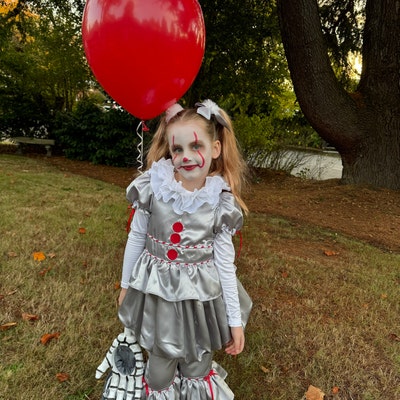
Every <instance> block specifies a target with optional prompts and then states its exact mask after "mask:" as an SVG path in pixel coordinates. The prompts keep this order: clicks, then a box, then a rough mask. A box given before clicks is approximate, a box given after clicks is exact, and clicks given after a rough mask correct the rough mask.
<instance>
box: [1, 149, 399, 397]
mask: <svg viewBox="0 0 400 400" xmlns="http://www.w3.org/2000/svg"><path fill="white" fill-rule="evenodd" d="M266 195H267V194H266ZM0 215H1V218H0V232H1V242H0V249H1V252H0V254H1V264H0V272H1V280H0V307H1V314H0V326H2V325H4V324H7V323H16V325H15V326H14V327H10V329H7V330H2V331H0V360H1V362H0V399H3V398H4V399H21V400H32V399H43V400H50V399H51V400H54V399H70V400H72V399H92V400H95V399H100V398H101V389H102V385H103V382H102V381H100V382H99V381H96V380H95V378H94V373H95V369H96V367H97V365H98V364H99V363H100V362H101V360H102V359H103V357H104V355H105V352H106V351H107V350H108V348H109V346H110V345H111V343H112V341H113V339H114V338H115V337H116V336H117V334H119V333H120V332H121V330H122V327H121V324H120V323H119V321H118V318H117V316H116V296H117V293H118V291H117V290H116V288H115V283H116V282H117V281H118V280H119V278H120V270H121V263H122V256H123V249H124V245H125V240H126V232H125V223H126V219H127V203H126V201H125V195H124V190H123V189H122V188H118V187H116V186H113V185H109V184H106V183H103V182H100V181H97V180H92V179H87V178H83V177H79V176H75V175H70V174H64V173H62V172H60V171H58V170H57V169H55V168H53V167H50V166H48V165H47V164H44V163H42V162H41V161H40V160H34V159H29V158H24V157H16V156H6V155H0ZM81 228H84V229H81ZM242 235H243V248H242V250H241V256H240V258H239V259H238V262H237V267H238V274H239V276H240V279H241V281H242V283H243V284H244V286H245V287H246V288H247V289H248V291H249V293H250V295H251V296H252V298H253V301H254V309H253V312H252V315H251V318H250V322H249V324H248V327H247V332H246V349H245V352H244V353H243V354H241V355H239V356H238V357H234V358H232V357H228V356H226V355H225V354H224V353H222V352H220V353H218V354H217V355H216V359H217V361H218V362H220V363H221V364H222V366H223V367H224V368H225V369H226V370H227V371H228V374H229V375H228V378H227V381H228V383H229V385H230V386H231V387H232V389H233V391H234V392H235V395H236V396H235V398H237V399H239V400H242V399H257V400H260V399H261V400H278V399H282V400H300V399H301V398H302V397H303V395H304V393H305V391H306V390H307V388H308V386H309V385H310V384H312V385H314V386H317V387H319V388H320V389H321V390H323V391H324V392H325V393H326V394H327V395H328V396H329V397H328V398H329V399H335V400H339V399H340V400H344V399H374V400H380V399H382V400H383V399H385V400H387V399H397V398H400V378H399V376H400V357H399V349H400V339H399V336H400V323H399V314H400V305H399V297H398V291H399V285H400V272H399V263H400V255H399V254H390V253H385V252H383V251H381V250H379V249H376V248H374V247H372V246H369V245H366V244H363V243H360V242H357V241H354V240H353V239H352V238H346V237H343V236H341V235H338V234H336V233H335V232H330V231H326V230H321V229H316V228H314V227H312V226H304V225H299V224H296V223H293V222H290V221H287V220H285V219H281V218H277V217H272V216H267V215H264V214H251V215H250V216H249V217H248V218H247V219H246V223H245V227H244V229H243V230H242ZM34 252H42V253H43V254H44V256H45V259H43V260H42V261H37V260H35V259H34V257H33V253H34ZM23 313H29V314H32V315H37V316H38V317H39V319H38V320H32V321H28V320H25V319H24V318H23V317H22V314H23ZM56 332H59V333H60V336H59V338H58V339H56V338H55V339H52V340H50V341H49V342H48V344H47V345H43V344H41V343H40V339H41V337H42V336H43V335H44V334H47V333H56ZM61 372H64V373H67V374H68V375H69V377H70V379H69V380H67V381H66V382H62V383H61V382H59V381H58V380H57V378H56V374H57V373H61ZM335 386H337V387H339V394H338V396H339V397H333V396H332V395H331V390H332V388H333V387H335Z"/></svg>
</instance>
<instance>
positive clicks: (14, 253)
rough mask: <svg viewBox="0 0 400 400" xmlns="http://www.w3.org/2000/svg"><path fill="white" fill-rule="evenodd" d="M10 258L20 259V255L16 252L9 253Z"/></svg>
mask: <svg viewBox="0 0 400 400" xmlns="http://www.w3.org/2000/svg"><path fill="white" fill-rule="evenodd" d="M8 257H10V258H11V257H18V254H17V253H16V252H15V251H9V252H8Z"/></svg>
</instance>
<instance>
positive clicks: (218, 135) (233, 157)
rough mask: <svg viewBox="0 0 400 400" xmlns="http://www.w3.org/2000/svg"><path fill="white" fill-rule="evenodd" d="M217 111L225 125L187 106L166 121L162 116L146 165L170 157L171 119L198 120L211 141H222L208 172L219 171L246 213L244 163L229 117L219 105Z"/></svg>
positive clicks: (245, 166)
mask: <svg viewBox="0 0 400 400" xmlns="http://www.w3.org/2000/svg"><path fill="white" fill-rule="evenodd" d="M219 113H220V115H221V116H222V117H223V119H224V120H225V122H226V125H227V126H226V127H225V126H223V125H221V124H220V123H219V122H217V121H216V119H215V117H214V116H211V118H210V120H208V119H206V118H204V117H203V116H201V115H200V114H198V113H197V109H196V108H188V109H184V110H182V111H180V112H178V113H177V114H176V115H175V116H173V117H172V118H171V119H170V120H169V121H168V123H167V121H166V119H165V116H163V117H162V118H161V121H160V124H159V126H158V128H157V130H156V133H155V134H154V137H153V139H152V142H151V145H150V148H149V151H148V153H147V157H146V166H147V168H150V167H151V165H152V164H153V162H155V161H158V160H160V159H161V158H163V157H164V158H171V155H170V153H169V145H168V139H167V131H168V129H169V128H170V127H171V126H173V124H174V123H177V122H187V121H191V122H195V123H198V124H201V125H202V126H203V127H204V129H205V131H206V132H208V133H209V135H210V137H211V139H212V140H213V141H214V140H219V142H220V143H221V154H220V155H219V157H218V158H217V159H214V160H213V161H212V163H211V167H210V173H209V174H210V175H218V174H219V175H221V176H223V177H224V179H225V180H226V182H227V183H228V185H229V187H230V188H231V191H232V194H233V195H234V196H235V198H236V200H237V202H238V203H239V205H240V207H241V208H242V210H243V211H244V212H245V213H247V212H248V208H247V206H246V204H245V202H244V200H243V199H242V196H241V193H242V190H243V188H244V185H245V184H246V182H247V173H248V169H247V164H246V163H245V161H244V159H243V157H242V154H241V152H240V150H239V145H238V143H237V140H236V136H235V133H234V130H233V126H232V121H231V119H230V118H229V116H228V114H227V113H226V112H225V111H224V110H222V109H219Z"/></svg>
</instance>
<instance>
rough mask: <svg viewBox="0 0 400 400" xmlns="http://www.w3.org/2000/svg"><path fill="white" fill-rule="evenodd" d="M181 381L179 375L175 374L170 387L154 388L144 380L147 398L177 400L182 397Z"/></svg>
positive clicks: (148, 399) (149, 399)
mask: <svg viewBox="0 0 400 400" xmlns="http://www.w3.org/2000/svg"><path fill="white" fill-rule="evenodd" d="M180 382H181V380H180V379H179V377H178V376H175V379H174V381H173V382H172V383H171V385H170V386H169V387H167V388H166V389H163V390H152V389H150V388H149V386H148V385H147V383H146V381H145V380H143V383H144V392H145V394H146V397H144V398H146V399H147V400H177V399H180V398H181V397H180V394H179V392H180Z"/></svg>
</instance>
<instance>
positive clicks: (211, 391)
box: [119, 100, 249, 400]
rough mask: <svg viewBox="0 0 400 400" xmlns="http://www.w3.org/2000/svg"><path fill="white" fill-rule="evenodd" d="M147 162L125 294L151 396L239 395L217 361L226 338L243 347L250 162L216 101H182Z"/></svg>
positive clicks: (213, 399) (137, 184)
mask: <svg viewBox="0 0 400 400" xmlns="http://www.w3.org/2000/svg"><path fill="white" fill-rule="evenodd" d="M147 167H148V168H149V169H148V170H147V171H146V172H144V173H143V174H142V175H141V176H139V177H138V178H136V179H135V180H134V181H133V182H132V183H131V184H130V185H129V187H128V188H127V198H128V200H129V201H130V202H131V203H132V204H133V208H134V209H135V214H134V217H133V219H132V222H131V225H130V233H129V236H128V241H127V245H126V249H125V256H124V263H123V270H122V281H121V287H122V290H121V293H120V297H119V302H120V305H121V306H120V309H119V317H120V319H121V321H122V323H123V324H124V326H125V327H126V328H129V329H131V330H132V331H134V333H135V335H136V337H137V340H138V342H139V343H140V345H141V347H142V348H144V349H146V350H147V353H148V361H147V365H146V371H145V378H144V386H145V390H146V398H147V399H171V400H172V399H188V400H189V399H193V400H217V399H221V400H228V399H233V397H234V395H233V393H232V392H231V390H230V389H229V387H228V386H227V385H226V383H225V382H224V380H223V379H224V378H225V375H226V373H225V371H223V370H222V368H220V367H219V366H218V365H217V364H216V363H214V362H212V357H213V352H214V351H215V350H217V349H220V348H222V347H224V346H225V351H226V352H227V353H228V354H230V355H237V354H239V353H240V352H241V351H242V350H243V347H244V341H245V339H244V331H243V326H244V324H245V323H246V319H247V317H248V315H243V316H242V315H241V314H242V312H241V308H240V303H239V295H238V284H237V279H236V274H235V266H234V264H233V262H234V256H235V251H234V246H233V243H232V235H233V234H235V232H236V231H237V230H239V229H240V228H241V226H242V219H243V217H242V210H243V211H245V212H247V207H246V205H245V204H244V202H243V199H242V198H241V196H240V190H241V185H242V183H243V180H244V175H245V170H246V166H245V163H244V161H243V159H242V157H241V155H240V153H239V150H238V147H237V144H236V138H235V136H234V132H233V128H232V123H231V121H230V119H229V117H228V115H227V114H226V113H225V112H224V111H223V110H222V109H220V108H219V107H218V106H217V105H216V104H215V103H213V102H212V101H211V100H206V101H204V102H203V103H198V104H196V107H195V108H191V109H183V108H182V107H180V106H179V105H177V104H176V105H174V106H173V107H171V108H170V109H169V110H167V112H166V114H165V116H164V117H162V120H161V122H160V126H159V128H158V129H157V132H156V133H155V136H154V138H153V141H152V144H151V147H150V149H149V152H148V156H147ZM241 289H242V288H241V286H240V284H239V290H241ZM248 311H249V310H248ZM221 371H222V372H221ZM221 375H222V376H221Z"/></svg>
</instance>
